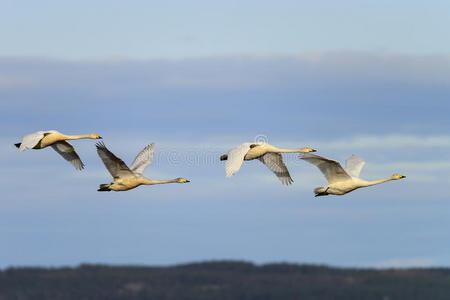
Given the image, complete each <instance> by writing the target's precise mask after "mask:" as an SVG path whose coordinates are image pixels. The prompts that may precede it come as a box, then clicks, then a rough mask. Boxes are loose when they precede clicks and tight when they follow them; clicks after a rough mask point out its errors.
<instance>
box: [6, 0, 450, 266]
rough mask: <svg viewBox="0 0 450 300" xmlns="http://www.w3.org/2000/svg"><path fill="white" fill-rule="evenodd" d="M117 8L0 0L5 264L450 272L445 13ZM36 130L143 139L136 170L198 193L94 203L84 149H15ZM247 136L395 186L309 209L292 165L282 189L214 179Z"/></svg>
mask: <svg viewBox="0 0 450 300" xmlns="http://www.w3.org/2000/svg"><path fill="white" fill-rule="evenodd" d="M109 3H111V4H109ZM122 3H123V2H122ZM122 3H119V2H109V1H108V2H105V1H96V2H95V4H93V3H88V2H84V1H80V2H77V3H76V4H67V3H65V4H62V3H60V2H56V1H43V2H39V3H34V2H29V3H27V5H21V6H20V7H18V6H17V4H16V3H14V2H12V1H6V2H4V3H3V4H2V6H3V7H2V10H1V12H0V14H1V18H0V34H1V36H2V47H1V48H0V126H1V128H3V129H4V130H2V134H1V136H0V140H1V142H2V144H3V145H4V147H2V148H1V149H0V154H1V155H0V157H1V163H2V166H3V167H2V169H1V170H0V176H1V179H2V180H1V181H0V190H1V191H2V192H1V195H2V197H1V199H0V238H1V240H2V241H3V246H2V247H0V257H1V258H2V259H1V260H0V267H6V266H12V265H45V266H47V265H52V266H59V265H76V264H79V263H84V262H88V263H111V264H129V263H132V264H156V265H164V264H173V263H181V262H189V261H198V260H205V259H246V260H251V261H255V262H257V263H264V262H274V261H288V262H298V263H326V264H332V265H339V266H376V267H387V266H400V267H402V266H436V265H445V266H450V255H449V254H448V253H449V251H448V249H449V247H450V244H449V242H448V233H447V230H446V228H448V226H449V225H450V224H449V222H450V221H449V220H450V218H449V209H450V203H449V202H448V200H449V199H448V196H447V193H448V192H447V190H448V186H449V184H450V171H449V170H450V154H449V151H448V149H449V147H450V134H449V129H450V121H449V119H448V112H449V110H450V104H449V102H448V99H449V96H450V80H449V78H450V56H449V54H450V51H449V41H448V39H444V38H443V37H444V36H445V35H446V33H445V32H444V31H445V29H446V28H449V25H450V24H449V23H450V21H449V20H448V18H444V17H445V16H444V13H445V11H446V9H447V11H448V9H449V7H448V6H449V4H447V3H444V2H443V1H442V2H439V1H437V2H434V3H433V5H434V6H431V5H430V4H427V5H426V6H425V5H424V4H421V3H420V2H419V1H411V2H409V3H408V5H404V4H403V5H402V4H399V3H395V4H393V3H389V2H388V1H376V2H375V1H365V3H364V5H362V4H361V2H359V1H358V2H356V1H344V2H343V3H340V4H339V6H338V5H337V4H335V3H334V2H331V1H325V2H321V3H320V4H317V3H315V4H313V3H308V2H298V1H295V2H294V1H285V2H283V6H274V5H273V4H271V3H270V2H264V1H263V2H261V1H260V2H252V1H248V2H245V3H238V2H229V3H227V4H220V5H219V4H214V3H213V4H211V3H209V2H206V1H205V2H203V1H193V2H191V3H190V4H189V6H188V5H187V4H183V3H180V2H177V1H172V2H168V4H164V5H162V4H160V3H151V2H144V1H142V2H139V1H134V2H133V3H132V4H127V6H125V5H124V4H122ZM46 129H57V130H60V131H61V132H64V133H68V134H78V133H89V132H96V133H98V134H100V135H101V136H103V137H104V141H105V143H106V145H107V146H108V147H109V148H110V150H112V151H113V152H114V153H116V155H117V156H119V157H121V158H122V159H123V160H124V161H126V162H128V163H129V162H131V161H132V160H133V158H134V156H135V155H136V154H137V153H138V152H139V151H140V150H141V149H142V148H143V147H145V146H146V145H147V144H149V143H151V142H155V143H156V156H155V160H154V162H153V164H152V165H151V166H150V167H149V168H148V169H147V170H146V172H145V175H146V176H148V177H149V178H152V179H163V178H174V177H179V176H181V177H185V178H188V179H190V180H191V183H190V184H185V185H164V186H156V187H139V188H137V189H134V190H132V191H129V192H126V193H98V192H96V189H97V187H98V184H100V183H107V182H109V181H110V180H111V178H110V175H109V174H108V173H107V171H106V170H105V169H104V166H103V165H102V163H101V161H100V159H99V158H98V156H97V154H96V152H95V147H94V141H91V140H80V141H75V142H73V144H74V145H75V147H76V149H77V151H78V153H79V155H80V156H81V158H82V159H83V161H84V162H85V164H86V169H85V170H83V171H82V172H78V171H76V170H74V169H73V167H72V166H71V165H69V164H68V163H67V162H65V161H64V160H63V159H62V158H60V157H58V156H57V154H56V153H54V151H53V150H52V149H45V150H41V151H26V152H23V153H18V152H17V150H16V148H15V147H14V146H13V144H14V143H16V142H18V141H19V140H20V138H21V137H22V136H23V135H25V134H27V133H30V132H34V131H37V130H46ZM260 137H263V138H264V139H267V140H268V142H269V143H272V144H274V145H277V146H280V147H303V146H310V147H313V148H316V149H318V150H319V154H321V155H325V156H328V157H331V158H334V159H337V160H340V161H344V160H345V159H346V158H348V157H349V156H351V155H352V154H353V153H356V154H358V155H360V156H361V157H363V158H364V159H365V160H366V161H367V165H366V166H365V168H364V169H363V171H362V177H363V178H366V179H376V178H379V177H386V176H390V175H392V174H393V173H397V172H400V173H402V174H404V175H406V176H407V178H406V180H402V181H397V182H390V183H386V184H383V185H380V186H377V187H373V188H368V189H361V190H357V191H355V192H353V193H351V194H348V195H345V196H343V197H336V196H329V197H321V198H314V197H313V192H312V191H313V189H314V188H315V187H317V186H321V185H324V184H325V179H324V178H323V176H322V175H321V174H320V173H319V172H318V170H317V169H315V168H314V167H313V166H311V165H308V164H306V163H304V162H301V161H299V160H298V159H297V158H296V156H295V155H286V156H285V160H286V163H287V165H288V167H289V169H290V171H291V174H292V177H293V179H294V184H293V186H290V187H285V186H282V185H281V184H280V183H279V182H278V180H277V179H276V177H275V176H274V175H273V174H271V173H270V171H268V170H267V169H266V168H265V167H264V166H263V165H261V164H260V163H259V162H258V161H253V162H248V163H245V164H244V166H243V168H242V169H241V170H240V171H239V173H237V174H236V175H235V176H234V177H233V178H231V179H226V178H225V172H224V169H223V164H222V163H221V162H220V161H219V160H218V157H219V156H220V155H221V154H223V153H225V152H226V151H227V150H228V149H229V148H231V147H233V146H235V145H237V144H239V143H242V142H246V141H254V140H255V139H258V138H260Z"/></svg>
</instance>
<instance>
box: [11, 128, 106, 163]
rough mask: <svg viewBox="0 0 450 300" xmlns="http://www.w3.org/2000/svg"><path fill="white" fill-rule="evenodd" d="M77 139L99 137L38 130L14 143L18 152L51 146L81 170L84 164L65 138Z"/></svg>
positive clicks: (97, 137)
mask: <svg viewBox="0 0 450 300" xmlns="http://www.w3.org/2000/svg"><path fill="white" fill-rule="evenodd" d="M78 139H101V137H100V136H99V135H98V134H95V133H91V134H82V135H65V134H62V133H60V132H58V131H56V130H47V131H38V132H35V133H31V134H27V135H26V136H24V137H23V138H22V142H21V143H17V144H14V145H15V146H16V147H17V148H19V152H22V151H25V150H27V149H43V148H46V147H48V146H51V147H52V148H53V149H54V150H55V151H56V152H58V153H59V154H60V155H61V156H62V157H63V158H64V159H65V160H67V161H68V162H70V163H71V164H72V165H73V166H74V167H75V169H77V170H81V169H83V168H84V164H83V162H82V161H81V159H80V157H79V156H78V154H77V153H76V152H75V149H74V148H73V146H72V145H71V144H70V143H69V142H67V141H66V140H78Z"/></svg>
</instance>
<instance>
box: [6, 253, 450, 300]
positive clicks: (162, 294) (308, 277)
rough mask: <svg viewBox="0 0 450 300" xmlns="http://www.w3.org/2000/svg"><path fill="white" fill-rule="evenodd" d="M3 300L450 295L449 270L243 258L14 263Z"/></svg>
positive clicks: (383, 299)
mask: <svg viewBox="0 0 450 300" xmlns="http://www.w3.org/2000/svg"><path fill="white" fill-rule="evenodd" d="M3 299H8V300H12V299H21V300H22V299H24V300H26V299H33V300H34V299H68V300H69V299H76V300H80V299H108V300H114V299H158V300H159V299H161V300H164V299H177V300H178V299H179V300H188V299H189V300H191V299H192V300H202V299H214V300H222V299H223V300H225V299H226V300H247V299H261V300H269V299H283V300H284V299H302V300H303V299H305V300H307V299H315V300H329V299H333V300H341V299H342V300H352V299H364V300H372V299H374V300H375V299H377V300H394V299H402V300H404V299H408V300H415V299H434V300H439V299H445V300H448V299H450V269H443V268H434V269H404V270H373V269H343V268H330V267H325V266H310V265H293V264H267V265H262V266H257V265H254V264H251V263H246V262H227V261H224V262H205V263H195V264H187V265H179V266H172V267H138V266H121V267H112V266H104V265H81V266H79V267H77V268H54V269H52V268H50V269H49V268H9V269H6V270H3V271H0V300H3Z"/></svg>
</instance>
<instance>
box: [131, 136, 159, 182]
mask: <svg viewBox="0 0 450 300" xmlns="http://www.w3.org/2000/svg"><path fill="white" fill-rule="evenodd" d="M154 153H155V143H151V144H150V145H148V146H147V147H145V148H144V149H143V150H142V151H141V152H139V154H138V155H137V156H136V158H135V159H134V161H133V163H132V164H131V166H130V170H131V171H133V172H134V173H136V174H139V175H141V174H142V173H143V172H144V170H145V168H147V166H148V165H150V164H151V163H152V160H153V154H154Z"/></svg>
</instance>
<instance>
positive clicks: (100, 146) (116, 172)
mask: <svg viewBox="0 0 450 300" xmlns="http://www.w3.org/2000/svg"><path fill="white" fill-rule="evenodd" d="M95 146H96V147H97V153H98V155H99V156H100V158H101V159H102V161H103V164H105V167H106V168H107V169H108V171H109V173H111V175H112V177H113V178H114V181H113V182H111V183H107V184H100V188H99V189H98V190H97V191H99V192H109V191H128V190H131V189H134V188H135V187H138V186H140V185H142V184H143V185H153V184H162V183H175V182H176V183H186V182H190V181H189V180H186V179H184V178H175V179H169V180H150V179H148V178H145V177H144V176H142V173H143V172H144V170H145V168H146V167H147V166H148V165H150V164H151V163H152V159H153V154H154V149H155V144H154V143H152V144H150V145H148V146H147V147H145V148H144V149H143V150H142V151H141V152H139V154H138V155H137V156H136V158H135V159H134V161H133V163H132V164H131V166H130V167H129V168H128V166H127V165H126V164H125V163H124V162H123V160H121V159H120V158H118V157H117V156H115V155H114V154H113V153H112V152H111V151H109V150H108V149H107V148H106V146H105V144H104V143H103V142H100V143H97V144H95Z"/></svg>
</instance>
